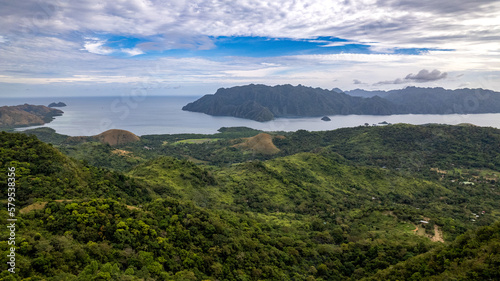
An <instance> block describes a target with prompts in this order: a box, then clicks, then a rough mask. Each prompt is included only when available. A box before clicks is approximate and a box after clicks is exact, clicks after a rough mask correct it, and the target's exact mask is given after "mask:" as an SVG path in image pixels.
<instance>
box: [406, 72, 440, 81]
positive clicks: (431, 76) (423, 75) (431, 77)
mask: <svg viewBox="0 0 500 281" xmlns="http://www.w3.org/2000/svg"><path fill="white" fill-rule="evenodd" d="M446 76H448V73H446V72H441V71H439V70H437V69H434V70H433V71H431V72H429V71H428V70H427V69H422V70H420V71H419V72H418V73H417V75H414V74H413V73H410V74H408V75H406V77H405V80H410V81H414V82H417V83H425V82H430V81H436V80H441V79H445V78H446Z"/></svg>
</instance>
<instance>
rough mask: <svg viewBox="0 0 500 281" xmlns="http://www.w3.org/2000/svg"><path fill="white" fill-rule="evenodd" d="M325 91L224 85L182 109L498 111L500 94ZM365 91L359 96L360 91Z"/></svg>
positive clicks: (310, 113)
mask: <svg viewBox="0 0 500 281" xmlns="http://www.w3.org/2000/svg"><path fill="white" fill-rule="evenodd" d="M349 93H350V91H347V92H343V91H341V90H340V89H338V88H334V89H333V90H326V89H321V88H312V87H306V86H302V85H298V86H292V85H289V84H286V85H277V86H266V85H255V84H250V85H245V86H236V87H232V88H220V89H218V90H217V92H216V93H215V94H209V95H205V96H203V97H201V98H200V99H198V100H196V101H194V102H191V103H189V104H187V105H185V106H184V107H183V108H182V110H186V111H192V112H201V113H205V114H209V115H213V116H232V117H239V118H245V119H251V120H255V121H259V122H265V121H270V120H273V119H274V118H279V117H321V116H326V115H330V116H331V115H350V114H355V115H393V114H477V113H500V93H498V92H494V91H491V90H485V89H468V88H464V89H457V90H447V89H443V88H439V87H437V88H419V87H413V86H410V87H406V88H404V89H399V90H391V91H374V92H373V93H370V91H364V90H363V91H361V90H356V91H353V95H350V94H349ZM360 93H361V94H362V95H363V96H359V95H361V94H360Z"/></svg>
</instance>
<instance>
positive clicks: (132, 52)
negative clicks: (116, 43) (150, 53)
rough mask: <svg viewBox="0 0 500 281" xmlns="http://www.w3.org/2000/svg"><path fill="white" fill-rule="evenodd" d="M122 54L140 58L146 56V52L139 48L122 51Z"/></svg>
mask: <svg viewBox="0 0 500 281" xmlns="http://www.w3.org/2000/svg"><path fill="white" fill-rule="evenodd" d="M120 51H121V52H123V53H125V54H127V55H129V56H138V55H142V54H144V52H143V51H142V50H140V49H138V48H132V49H120Z"/></svg>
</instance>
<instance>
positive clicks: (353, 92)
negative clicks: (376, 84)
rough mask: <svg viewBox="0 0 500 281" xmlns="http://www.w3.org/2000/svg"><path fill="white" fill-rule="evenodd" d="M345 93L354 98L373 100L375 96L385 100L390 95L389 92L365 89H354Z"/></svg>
mask: <svg viewBox="0 0 500 281" xmlns="http://www.w3.org/2000/svg"><path fill="white" fill-rule="evenodd" d="M345 93H346V94H348V95H350V96H353V97H362V98H371V97H374V96H379V97H381V98H384V97H386V96H387V95H389V92H386V91H367V90H363V89H354V90H350V91H346V92H345Z"/></svg>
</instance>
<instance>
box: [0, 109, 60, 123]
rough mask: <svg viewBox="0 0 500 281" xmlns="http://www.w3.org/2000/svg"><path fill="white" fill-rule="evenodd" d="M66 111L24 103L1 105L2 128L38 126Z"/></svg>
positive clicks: (0, 119) (0, 120)
mask: <svg viewBox="0 0 500 281" xmlns="http://www.w3.org/2000/svg"><path fill="white" fill-rule="evenodd" d="M63 113H64V112H63V111H62V110H60V109H55V108H49V107H47V106H44V105H31V104H23V105H16V106H2V107H0V128H2V129H12V128H17V127H27V126H36V125H43V124H45V123H49V122H51V121H52V120H54V117H55V116H61V115H62V114H63Z"/></svg>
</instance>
